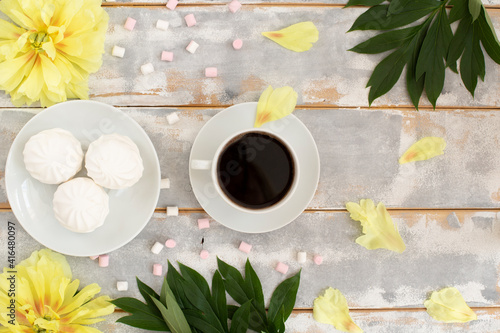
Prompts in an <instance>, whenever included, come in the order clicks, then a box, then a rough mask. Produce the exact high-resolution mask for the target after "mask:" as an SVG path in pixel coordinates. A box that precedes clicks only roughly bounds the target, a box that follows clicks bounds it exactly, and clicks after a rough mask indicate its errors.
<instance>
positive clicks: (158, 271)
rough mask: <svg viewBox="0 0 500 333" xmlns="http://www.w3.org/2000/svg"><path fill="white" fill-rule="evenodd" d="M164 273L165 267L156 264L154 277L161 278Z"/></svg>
mask: <svg viewBox="0 0 500 333" xmlns="http://www.w3.org/2000/svg"><path fill="white" fill-rule="evenodd" d="M162 273H163V266H162V265H160V264H154V265H153V275H156V276H161V274H162Z"/></svg>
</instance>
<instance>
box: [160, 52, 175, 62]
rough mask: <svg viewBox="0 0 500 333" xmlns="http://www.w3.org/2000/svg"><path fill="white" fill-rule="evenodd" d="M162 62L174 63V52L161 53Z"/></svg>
mask: <svg viewBox="0 0 500 333" xmlns="http://www.w3.org/2000/svg"><path fill="white" fill-rule="evenodd" d="M161 60H162V61H172V60H174V53H173V52H168V51H163V52H162V53H161Z"/></svg>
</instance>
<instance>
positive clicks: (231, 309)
mask: <svg viewBox="0 0 500 333" xmlns="http://www.w3.org/2000/svg"><path fill="white" fill-rule="evenodd" d="M238 309H239V307H237V306H236V305H228V306H227V317H228V318H229V319H233V316H234V313H235V312H236V311H237V310H238Z"/></svg>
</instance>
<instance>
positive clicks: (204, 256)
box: [200, 250, 210, 259]
mask: <svg viewBox="0 0 500 333" xmlns="http://www.w3.org/2000/svg"><path fill="white" fill-rule="evenodd" d="M209 255H210V253H208V251H207V250H201V252H200V258H201V259H207V258H208V256H209Z"/></svg>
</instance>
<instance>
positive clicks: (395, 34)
mask: <svg viewBox="0 0 500 333" xmlns="http://www.w3.org/2000/svg"><path fill="white" fill-rule="evenodd" d="M420 29H421V26H420V25H419V26H416V27H410V28H404V29H398V30H392V31H388V32H384V33H381V34H378V35H376V36H375V37H372V38H370V39H368V40H367V41H365V42H363V43H361V44H358V45H356V46H355V47H353V48H352V49H350V50H349V51H354V52H357V53H365V54H376V53H381V52H385V51H389V50H392V49H395V48H397V47H400V46H402V45H403V44H404V43H405V42H406V41H408V40H409V39H411V38H413V37H414V36H415V34H416V33H417V32H418V31H419V30H420Z"/></svg>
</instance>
